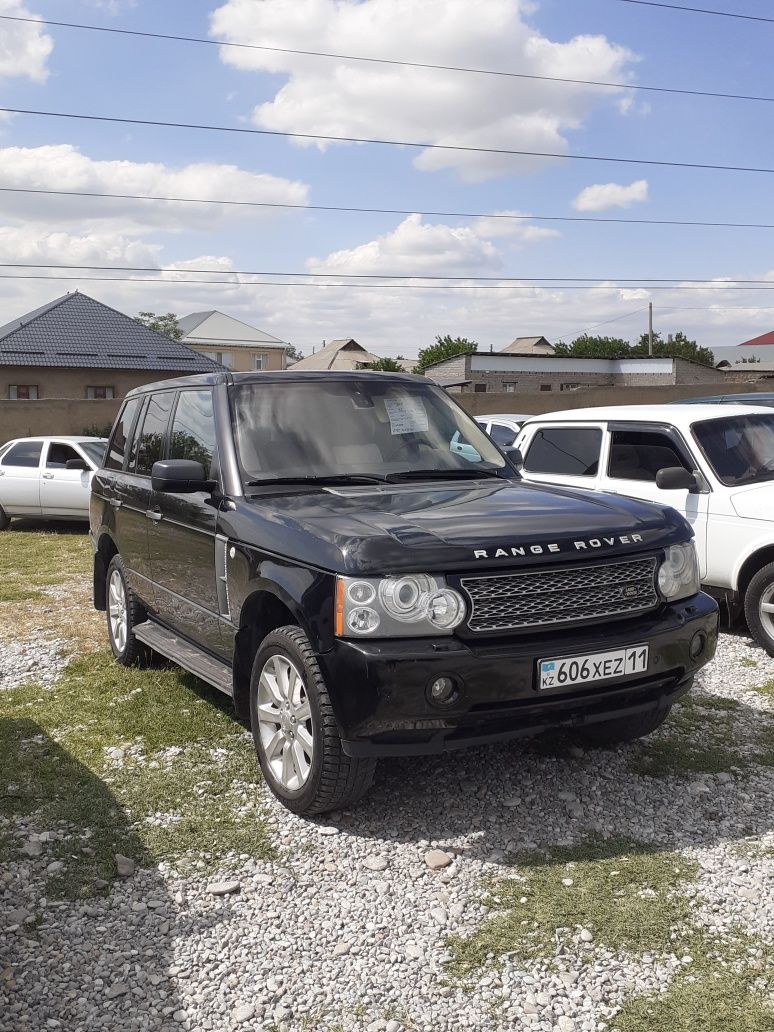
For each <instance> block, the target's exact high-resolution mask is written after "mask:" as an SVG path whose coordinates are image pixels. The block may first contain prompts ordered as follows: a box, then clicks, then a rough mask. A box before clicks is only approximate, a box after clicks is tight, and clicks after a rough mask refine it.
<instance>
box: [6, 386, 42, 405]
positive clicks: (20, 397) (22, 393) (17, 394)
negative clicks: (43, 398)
mask: <svg viewBox="0 0 774 1032" xmlns="http://www.w3.org/2000/svg"><path fill="white" fill-rule="evenodd" d="M8 400H9V401H37V400H38V385H37V384H35V383H15V384H10V385H9V387H8Z"/></svg>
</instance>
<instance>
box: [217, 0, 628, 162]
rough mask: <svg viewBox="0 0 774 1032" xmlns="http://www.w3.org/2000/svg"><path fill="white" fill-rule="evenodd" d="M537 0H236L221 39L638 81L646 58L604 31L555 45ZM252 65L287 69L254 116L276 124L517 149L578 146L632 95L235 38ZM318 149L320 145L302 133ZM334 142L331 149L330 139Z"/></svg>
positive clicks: (234, 60)
mask: <svg viewBox="0 0 774 1032" xmlns="http://www.w3.org/2000/svg"><path fill="white" fill-rule="evenodd" d="M531 11H532V5H531V4H528V3H525V2H524V0H422V2H421V3H419V2H417V0H362V2H358V0H293V3H287V0H263V2H262V3H255V2H254V0H227V2H225V3H224V4H222V6H221V7H219V8H218V9H217V10H216V11H215V12H214V13H213V15H212V18H211V31H212V35H213V36H214V37H216V38H219V39H224V40H226V41H231V42H250V41H255V42H256V43H260V44H263V45H267V46H277V47H292V48H295V49H305V50H317V51H328V52H334V53H344V54H358V55H363V56H367V57H382V58H393V57H397V58H400V59H402V60H407V61H417V62H428V63H432V64H446V65H467V66H470V67H477V68H492V69H505V70H507V69H518V70H520V71H523V72H525V73H529V74H535V75H550V76H557V77H566V78H580V79H604V78H615V79H618V80H619V81H626V80H627V79H628V78H629V77H630V65H631V63H632V62H633V61H634V60H636V58H635V55H634V54H633V53H632V52H631V51H630V50H627V49H626V48H625V47H621V46H617V45H615V44H613V43H611V42H609V41H608V40H607V39H606V38H605V37H604V36H588V35H587V36H576V37H575V38H573V39H571V40H568V41H567V42H564V43H559V42H554V41H552V40H550V39H548V38H546V37H545V36H543V35H542V34H541V33H540V32H539V31H537V30H536V29H535V28H533V27H532V26H530V25H529V24H528V23H527V21H526V16H528V15H529V14H530V13H531ZM221 59H222V60H223V61H224V62H226V63H228V64H231V65H233V66H234V67H237V68H241V69H244V70H262V71H271V72H278V73H281V74H284V75H286V76H287V77H288V81H287V82H286V84H285V85H284V86H283V87H282V88H281V89H280V90H279V91H278V92H277V94H276V96H275V97H274V99H273V100H272V101H270V102H268V103H264V104H260V105H259V106H258V107H256V108H255V111H254V112H253V121H254V122H255V124H256V125H258V126H260V127H261V128H265V129H272V130H280V131H286V132H288V131H289V132H301V133H303V132H308V133H320V134H329V135H338V136H357V137H364V138H367V137H370V136H374V135H376V136H379V137H381V138H385V139H396V140H401V139H403V140H409V141H411V140H417V141H422V142H428V143H432V144H447V145H449V144H457V145H463V146H469V147H491V148H506V149H513V150H536V151H556V152H558V153H561V152H563V151H566V150H567V149H568V139H567V134H568V132H570V131H572V130H577V129H579V128H580V127H581V126H582V125H583V123H584V121H585V119H586V118H587V117H588V115H589V114H590V113H591V112H592V111H593V110H594V109H596V108H597V107H600V106H604V105H611V106H612V105H613V104H614V103H615V102H616V101H617V99H618V98H619V96H620V91H615V90H604V91H601V90H599V89H598V88H594V87H590V86H580V85H569V84H566V83H552V82H539V81H535V80H527V79H508V78H503V77H499V76H487V75H472V74H465V73H461V72H443V71H437V70H431V69H420V68H405V67H395V66H390V65H379V64H365V63H361V62H353V61H336V60H332V59H327V58H315V57H304V56H300V55H292V54H277V53H268V52H263V51H260V50H249V49H240V48H233V47H224V48H222V50H221ZM295 142H296V143H298V145H299V146H312V145H313V144H312V142H311V141H306V142H304V141H295ZM318 146H320V149H324V148H325V147H326V146H327V145H326V144H324V143H319V144H318ZM414 163H415V165H416V167H417V168H419V169H423V170H425V171H436V170H440V169H454V170H456V171H457V172H458V173H459V175H460V176H461V177H462V178H463V179H465V180H469V181H481V180H484V179H488V178H492V177H494V176H498V175H505V174H510V173H514V172H525V171H534V170H536V169H537V168H539V167H541V165H542V164H544V163H545V161H539V160H537V159H532V158H518V157H513V156H508V155H493V154H475V153H467V154H466V153H464V152H458V151H444V150H423V151H421V152H420V153H419V155H418V156H417V157H416V158H415V161H414Z"/></svg>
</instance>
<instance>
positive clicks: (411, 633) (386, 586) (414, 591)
mask: <svg viewBox="0 0 774 1032" xmlns="http://www.w3.org/2000/svg"><path fill="white" fill-rule="evenodd" d="M465 615H466V608H465V600H464V598H463V597H462V595H460V593H459V592H458V591H454V590H453V589H452V588H449V587H447V585H446V581H445V580H444V578H443V577H435V576H431V575H430V574H427V573H409V574H405V575H404V576H402V577H339V578H338V579H337V581H336V635H337V637H339V638H367V637H378V638H395V637H403V638H419V637H423V636H424V637H427V636H430V635H437V634H451V633H452V631H453V630H454V628H455V627H458V626H459V625H460V624H461V623H462V621H463V620H464V619H465Z"/></svg>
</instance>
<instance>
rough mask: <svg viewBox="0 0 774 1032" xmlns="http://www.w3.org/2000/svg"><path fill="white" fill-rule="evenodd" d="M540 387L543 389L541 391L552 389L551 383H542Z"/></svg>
mask: <svg viewBox="0 0 774 1032" xmlns="http://www.w3.org/2000/svg"><path fill="white" fill-rule="evenodd" d="M540 389H541V391H550V390H551V384H550V383H541V385H540Z"/></svg>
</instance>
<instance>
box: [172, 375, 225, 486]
mask: <svg viewBox="0 0 774 1032" xmlns="http://www.w3.org/2000/svg"><path fill="white" fill-rule="evenodd" d="M169 457H170V459H193V460H194V462H201V464H202V466H204V472H205V473H206V474H207V475H208V476H209V475H210V473H211V472H212V465H213V459H214V457H215V419H214V417H213V414H212V391H181V392H180V397H179V399H178V402H177V408H176V409H175V416H174V419H173V420H172V434H171V436H170V439H169Z"/></svg>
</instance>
